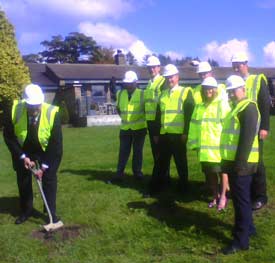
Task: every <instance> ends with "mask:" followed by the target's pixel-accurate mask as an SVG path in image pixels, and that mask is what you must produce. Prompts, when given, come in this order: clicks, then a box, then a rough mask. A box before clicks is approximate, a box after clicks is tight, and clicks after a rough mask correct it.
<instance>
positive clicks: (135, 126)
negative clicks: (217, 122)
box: [117, 88, 147, 130]
mask: <svg viewBox="0 0 275 263" xmlns="http://www.w3.org/2000/svg"><path fill="white" fill-rule="evenodd" d="M117 107H118V109H119V111H120V118H121V129H122V130H129V129H131V130H140V129H143V128H146V127H147V126H146V120H145V112H144V90H141V89H138V88H136V89H135V90H134V92H133V94H132V97H131V99H130V100H129V98H128V92H127V90H120V91H118V93H117Z"/></svg>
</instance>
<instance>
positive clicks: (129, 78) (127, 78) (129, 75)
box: [123, 70, 138, 83]
mask: <svg viewBox="0 0 275 263" xmlns="http://www.w3.org/2000/svg"><path fill="white" fill-rule="evenodd" d="M137 80H138V77H137V74H136V72H134V71H131V70H129V71H127V72H126V73H125V75H124V79H123V82H124V83H133V82H136V81H137Z"/></svg>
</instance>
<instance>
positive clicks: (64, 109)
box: [59, 100, 70, 124]
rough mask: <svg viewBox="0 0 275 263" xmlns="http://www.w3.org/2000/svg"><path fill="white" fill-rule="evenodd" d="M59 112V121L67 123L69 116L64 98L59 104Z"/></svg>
mask: <svg viewBox="0 0 275 263" xmlns="http://www.w3.org/2000/svg"><path fill="white" fill-rule="evenodd" d="M59 112H60V118H61V123H62V124H68V123H69V120H70V116H69V111H68V107H67V104H66V102H65V101H64V100H62V101H61V103H60V105H59Z"/></svg>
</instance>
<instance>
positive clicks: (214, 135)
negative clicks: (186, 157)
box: [188, 97, 230, 163]
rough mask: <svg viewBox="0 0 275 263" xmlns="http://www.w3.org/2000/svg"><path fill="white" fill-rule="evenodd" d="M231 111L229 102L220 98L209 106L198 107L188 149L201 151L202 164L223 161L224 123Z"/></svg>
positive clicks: (190, 132)
mask: <svg viewBox="0 0 275 263" xmlns="http://www.w3.org/2000/svg"><path fill="white" fill-rule="evenodd" d="M229 111H230V107H229V104H228V102H227V101H223V100H222V99H221V98H220V97H216V98H215V99H214V100H213V101H211V102H210V103H209V104H205V103H200V104H197V105H196V107H195V109H194V112H193V114H192V118H191V122H190V127H189V134H188V148H190V149H195V148H197V149H199V161H200V162H215V163H219V162H220V161H221V156H220V137H221V132H222V122H223V119H224V118H225V116H226V115H227V114H228V112H229Z"/></svg>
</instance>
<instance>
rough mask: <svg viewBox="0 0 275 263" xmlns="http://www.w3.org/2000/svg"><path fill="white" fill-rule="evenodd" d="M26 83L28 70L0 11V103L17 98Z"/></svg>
mask: <svg viewBox="0 0 275 263" xmlns="http://www.w3.org/2000/svg"><path fill="white" fill-rule="evenodd" d="M28 83H30V75H29V70H28V68H27V67H26V66H25V64H24V62H23V60H22V57H21V55H20V52H19V50H18V48H17V43H16V40H15V34H14V29H13V26H12V25H11V24H10V23H9V21H8V19H7V18H6V16H5V13H4V12H3V11H0V103H1V104H2V103H4V102H11V101H12V100H13V99H15V98H18V97H19V96H20V95H21V93H22V89H23V87H24V86H25V85H26V84H28Z"/></svg>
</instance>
